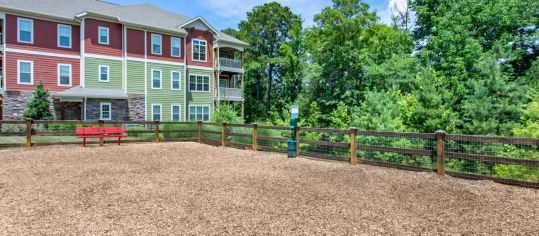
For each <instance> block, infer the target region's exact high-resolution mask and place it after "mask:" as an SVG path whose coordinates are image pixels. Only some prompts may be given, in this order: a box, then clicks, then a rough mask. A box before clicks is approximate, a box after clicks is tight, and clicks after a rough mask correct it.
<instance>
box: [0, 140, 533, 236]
mask: <svg viewBox="0 0 539 236" xmlns="http://www.w3.org/2000/svg"><path fill="white" fill-rule="evenodd" d="M43 234H45V235H51V234H54V235H66V234H69V235H102V234H105V235H118V234H120V235H136V234H137V235H170V234H173V235H183V234H197V235H200V234H204V235H238V234H243V235H267V234H272V235H297V234H301V235H313V234H315V235H319V234H336V235H358V234H367V235H373V234H374V235H388V234H390V235H409V234H414V235H417V234H423V235H475V234H484V235H515V234H519V235H538V234H539V190H534V189H527V188H519V187H512V186H505V185H501V184H496V183H493V182H490V181H468V180H462V179H454V178H451V177H438V176H437V175H436V174H434V173H417V172H410V171H403V170H396V169H391V168H383V167H374V166H367V165H357V166H352V165H349V164H346V163H333V162H325V161H317V160H310V159H305V158H298V159H287V158H286V156H285V155H282V154H273V153H265V152H252V151H243V150H237V149H231V148H222V147H219V148H218V147H211V146H207V145H201V144H197V143H160V144H156V143H150V144H128V145H123V146H120V147H119V146H115V145H107V146H105V147H98V146H91V147H88V148H83V147H80V146H52V147H37V148H32V149H16V150H3V151H0V235H43Z"/></svg>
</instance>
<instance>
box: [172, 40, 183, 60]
mask: <svg viewBox="0 0 539 236" xmlns="http://www.w3.org/2000/svg"><path fill="white" fill-rule="evenodd" d="M181 42H182V41H181V40H180V39H179V38H171V39H170V45H171V47H170V55H171V56H173V57H180V52H181V50H180V49H181V46H180V45H181Z"/></svg>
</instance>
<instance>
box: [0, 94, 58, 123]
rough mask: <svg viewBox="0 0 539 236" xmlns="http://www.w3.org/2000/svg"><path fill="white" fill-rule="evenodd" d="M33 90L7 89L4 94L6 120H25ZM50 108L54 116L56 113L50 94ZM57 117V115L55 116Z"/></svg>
mask: <svg viewBox="0 0 539 236" xmlns="http://www.w3.org/2000/svg"><path fill="white" fill-rule="evenodd" d="M32 96H33V92H25V91H6V92H5V94H4V112H3V114H2V115H3V117H2V118H3V119H4V120H23V119H24V117H23V114H24V111H26V109H28V102H30V100H32ZM49 102H50V106H49V110H50V112H51V114H52V115H53V116H55V115H56V112H55V110H54V103H53V99H52V97H50V96H49ZM55 117H56V116H55Z"/></svg>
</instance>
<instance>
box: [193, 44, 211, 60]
mask: <svg viewBox="0 0 539 236" xmlns="http://www.w3.org/2000/svg"><path fill="white" fill-rule="evenodd" d="M195 41H200V42H204V43H205V44H206V50H205V51H206V56H205V59H206V60H204V61H202V60H195ZM191 60H193V61H198V62H208V41H206V40H204V39H193V40H192V41H191Z"/></svg>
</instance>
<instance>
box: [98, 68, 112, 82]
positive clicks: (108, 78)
mask: <svg viewBox="0 0 539 236" xmlns="http://www.w3.org/2000/svg"><path fill="white" fill-rule="evenodd" d="M101 68H107V80H101ZM97 81H99V82H103V83H108V82H110V66H108V65H99V66H98V70H97Z"/></svg>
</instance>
